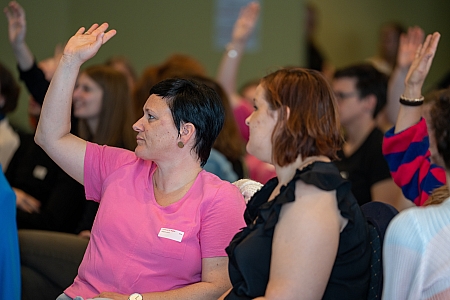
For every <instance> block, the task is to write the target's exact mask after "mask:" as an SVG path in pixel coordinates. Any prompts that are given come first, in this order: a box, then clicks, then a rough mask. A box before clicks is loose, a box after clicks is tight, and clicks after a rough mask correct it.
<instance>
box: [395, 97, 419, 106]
mask: <svg viewBox="0 0 450 300" xmlns="http://www.w3.org/2000/svg"><path fill="white" fill-rule="evenodd" d="M423 101H424V97H423V96H420V98H407V97H405V96H403V95H401V96H400V103H401V104H403V105H406V106H419V105H422V104H423Z"/></svg>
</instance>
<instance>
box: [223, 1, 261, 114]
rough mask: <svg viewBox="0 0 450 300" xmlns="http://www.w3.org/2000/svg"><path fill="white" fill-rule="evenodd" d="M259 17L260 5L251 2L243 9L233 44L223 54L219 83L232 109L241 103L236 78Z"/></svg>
mask: <svg viewBox="0 0 450 300" xmlns="http://www.w3.org/2000/svg"><path fill="white" fill-rule="evenodd" d="M258 16H259V4H258V3H257V2H251V3H249V4H248V5H247V6H246V7H244V8H242V10H241V12H240V14H239V17H238V19H237V20H236V23H234V28H233V33H232V36H231V42H230V43H229V44H228V46H227V51H226V52H225V53H224V54H223V56H222V60H221V62H220V65H219V70H218V72H217V81H218V82H219V83H220V84H221V85H222V87H223V88H224V89H225V92H226V93H227V95H228V97H229V99H230V101H231V107H233V108H234V107H236V106H237V105H238V103H239V99H240V97H239V95H238V94H237V89H236V78H237V73H238V70H239V64H240V62H241V59H242V56H243V55H244V49H245V46H246V44H247V41H248V39H249V37H250V36H251V34H252V32H253V29H254V28H255V25H256V22H257V21H258Z"/></svg>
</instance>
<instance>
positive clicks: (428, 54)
mask: <svg viewBox="0 0 450 300" xmlns="http://www.w3.org/2000/svg"><path fill="white" fill-rule="evenodd" d="M440 37H441V35H440V34H439V33H438V32H435V33H433V34H432V35H431V34H429V35H428V36H427V38H426V39H425V42H424V43H423V45H419V47H418V48H417V51H416V54H415V57H414V60H413V62H412V64H411V67H410V68H409V71H408V74H407V75H406V78H405V92H407V93H417V91H419V93H420V90H421V88H422V85H423V82H424V81H425V78H426V76H427V74H428V71H429V70H430V67H431V63H432V62H433V58H434V55H435V53H436V49H437V45H438V43H439V39H440ZM405 96H406V97H409V95H405ZM413 96H414V97H416V96H417V95H413Z"/></svg>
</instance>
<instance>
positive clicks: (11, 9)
mask: <svg viewBox="0 0 450 300" xmlns="http://www.w3.org/2000/svg"><path fill="white" fill-rule="evenodd" d="M3 12H4V13H5V15H6V18H7V19H8V35H9V42H10V43H11V45H12V46H13V47H18V46H20V44H22V43H23V42H24V40H25V35H26V31H27V22H26V19H25V10H24V9H23V8H22V6H20V5H19V3H17V2H16V1H11V2H10V3H9V4H8V6H7V7H5V8H4V9H3Z"/></svg>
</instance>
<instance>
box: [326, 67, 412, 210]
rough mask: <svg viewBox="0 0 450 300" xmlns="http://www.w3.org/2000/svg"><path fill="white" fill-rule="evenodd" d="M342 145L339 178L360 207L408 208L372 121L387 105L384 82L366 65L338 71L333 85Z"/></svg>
mask: <svg viewBox="0 0 450 300" xmlns="http://www.w3.org/2000/svg"><path fill="white" fill-rule="evenodd" d="M332 86H333V90H334V93H335V95H336V99H337V101H338V111H339V117H340V121H341V125H342V128H343V130H344V132H345V143H344V145H343V147H342V150H341V151H339V152H338V156H339V159H340V160H338V161H336V162H335V163H336V166H337V167H338V169H339V171H340V172H341V175H342V176H343V177H344V178H346V179H348V180H349V181H350V182H351V183H352V192H353V194H354V195H355V197H356V199H357V200H358V203H359V205H363V204H364V203H367V202H370V201H382V202H387V203H389V204H391V205H393V206H394V207H395V208H396V209H397V210H399V211H400V210H401V209H403V208H405V207H409V206H410V203H408V202H407V201H404V202H406V203H404V202H403V201H402V200H403V199H402V198H403V197H402V195H401V190H400V189H399V188H398V187H397V186H396V185H395V183H394V181H393V180H392V178H391V175H390V173H389V167H388V165H387V163H386V161H385V160H384V157H383V153H382V150H381V147H382V141H383V133H382V132H381V130H379V129H378V128H377V127H376V123H375V117H376V116H377V114H378V112H379V111H380V110H381V109H382V108H383V106H384V105H385V103H386V89H387V78H386V76H385V75H383V74H382V73H380V72H379V71H377V70H376V69H375V68H374V67H373V66H371V65H369V64H359V65H353V66H349V67H346V68H343V69H340V70H337V71H336V73H335V74H334V78H333V82H332Z"/></svg>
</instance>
